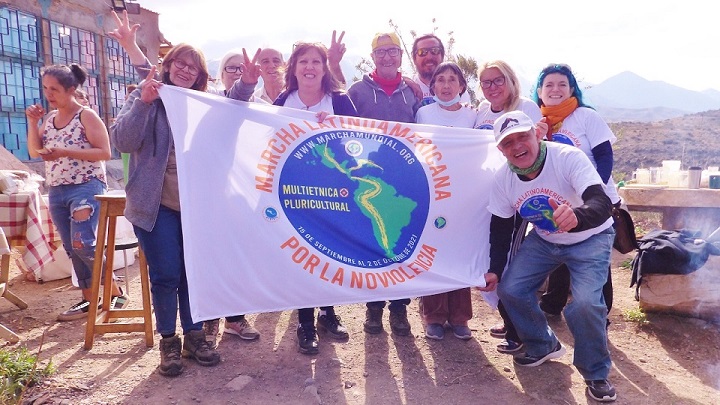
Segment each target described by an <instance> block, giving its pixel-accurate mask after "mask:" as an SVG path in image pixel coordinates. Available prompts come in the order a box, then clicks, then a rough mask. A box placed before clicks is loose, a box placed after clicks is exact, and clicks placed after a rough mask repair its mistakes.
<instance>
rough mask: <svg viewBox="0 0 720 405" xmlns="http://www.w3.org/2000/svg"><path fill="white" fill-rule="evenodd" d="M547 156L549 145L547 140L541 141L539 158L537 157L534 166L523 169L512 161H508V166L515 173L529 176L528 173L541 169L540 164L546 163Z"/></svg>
mask: <svg viewBox="0 0 720 405" xmlns="http://www.w3.org/2000/svg"><path fill="white" fill-rule="evenodd" d="M546 156H547V146H546V145H545V142H543V141H541V142H540V152H539V153H538V157H537V159H535V163H533V164H532V166H530V167H528V168H527V169H521V168H519V167H517V166H515V165H513V164H512V163H510V162H508V167H509V168H510V170H512V171H513V172H514V173H517V174H519V175H521V176H527V175H528V174H531V173H535V172H536V171H538V170H539V169H540V166H542V165H543V163H545V157H546Z"/></svg>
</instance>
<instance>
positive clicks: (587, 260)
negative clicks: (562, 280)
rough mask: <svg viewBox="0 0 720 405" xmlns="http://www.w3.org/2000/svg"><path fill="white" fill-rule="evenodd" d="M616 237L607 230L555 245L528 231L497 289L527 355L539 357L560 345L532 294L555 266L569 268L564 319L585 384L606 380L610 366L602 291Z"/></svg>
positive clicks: (612, 231)
mask: <svg viewBox="0 0 720 405" xmlns="http://www.w3.org/2000/svg"><path fill="white" fill-rule="evenodd" d="M614 235H615V231H614V230H613V228H612V227H611V228H609V229H607V230H605V231H602V232H600V233H599V234H596V235H593V236H591V237H590V238H588V239H586V240H584V241H582V242H579V243H576V244H573V245H559V244H554V243H550V242H547V241H545V240H543V239H542V238H540V236H538V235H537V233H536V232H535V231H532V232H531V233H530V234H529V235H528V236H527V238H526V239H525V241H524V242H523V244H522V245H521V246H520V249H519V250H518V252H517V254H516V255H515V257H514V258H513V260H511V261H510V265H509V266H508V269H507V271H506V272H505V274H504V275H503V276H502V280H501V282H500V284H499V285H498V296H499V297H500V300H501V301H502V302H503V304H504V305H505V309H506V310H507V312H508V315H510V320H511V321H512V323H513V324H514V325H515V328H517V332H518V335H519V336H520V339H522V341H523V343H524V344H525V352H526V353H527V354H528V355H530V356H538V357H542V356H544V355H545V354H547V353H549V352H550V351H552V350H553V348H554V347H555V345H556V344H557V341H558V340H557V338H556V337H555V334H554V333H553V331H552V329H550V327H549V326H548V323H547V319H546V318H545V315H544V314H543V312H542V311H541V310H540V306H539V305H538V298H537V295H536V292H537V291H538V290H539V289H540V287H541V285H542V283H543V281H544V280H545V278H547V276H548V274H550V272H552V271H553V270H554V269H555V268H556V267H557V266H558V265H560V264H562V263H565V264H566V265H567V266H568V268H569V269H570V285H571V288H572V296H573V300H572V302H571V303H570V304H569V305H568V306H567V307H565V311H564V313H565V320H566V321H567V324H568V327H569V328H570V332H571V333H572V335H573V337H574V339H575V356H574V359H573V364H574V365H575V367H577V369H578V371H579V372H580V374H582V376H583V378H584V379H586V380H603V379H606V378H607V376H608V374H609V372H610V367H611V361H610V352H609V351H608V346H607V331H606V329H605V321H606V319H607V308H606V307H605V300H604V298H603V295H602V288H603V285H604V284H605V281H606V280H607V275H608V268H609V266H610V251H611V249H612V243H613V239H614Z"/></svg>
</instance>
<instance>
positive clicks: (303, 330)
mask: <svg viewBox="0 0 720 405" xmlns="http://www.w3.org/2000/svg"><path fill="white" fill-rule="evenodd" d="M297 338H298V350H299V351H300V353H302V354H317V353H318V338H317V332H316V330H315V324H313V323H312V322H308V323H301V324H300V325H298V327H297Z"/></svg>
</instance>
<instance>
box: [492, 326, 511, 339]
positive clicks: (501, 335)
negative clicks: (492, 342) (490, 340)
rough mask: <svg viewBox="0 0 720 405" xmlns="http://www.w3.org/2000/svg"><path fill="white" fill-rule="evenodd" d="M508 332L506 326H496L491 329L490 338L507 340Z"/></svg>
mask: <svg viewBox="0 0 720 405" xmlns="http://www.w3.org/2000/svg"><path fill="white" fill-rule="evenodd" d="M506 332H507V329H505V325H495V326H493V327H492V328H490V336H492V337H494V338H498V339H505V333H506Z"/></svg>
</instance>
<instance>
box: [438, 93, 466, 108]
mask: <svg viewBox="0 0 720 405" xmlns="http://www.w3.org/2000/svg"><path fill="white" fill-rule="evenodd" d="M433 100H435V102H436V103H438V104H440V105H441V106H443V107H450V106H451V105H455V104H457V103H459V102H460V95H459V94H458V95H456V96H455V98H453V99H452V100H449V101H442V100H440V99H439V98H438V96H433Z"/></svg>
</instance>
